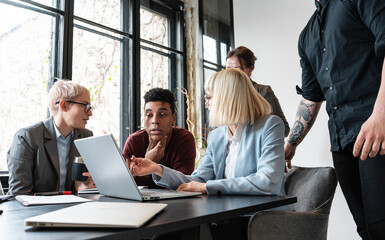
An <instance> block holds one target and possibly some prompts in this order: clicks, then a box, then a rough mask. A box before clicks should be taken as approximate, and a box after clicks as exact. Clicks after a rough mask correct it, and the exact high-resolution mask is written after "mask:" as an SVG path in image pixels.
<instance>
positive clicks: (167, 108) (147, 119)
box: [123, 88, 196, 188]
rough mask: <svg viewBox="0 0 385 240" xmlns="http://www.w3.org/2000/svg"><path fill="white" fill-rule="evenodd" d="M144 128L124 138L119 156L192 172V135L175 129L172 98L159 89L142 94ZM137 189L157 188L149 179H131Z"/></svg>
mask: <svg viewBox="0 0 385 240" xmlns="http://www.w3.org/2000/svg"><path fill="white" fill-rule="evenodd" d="M144 100H145V106H144V127H145V129H143V130H139V131H137V132H135V133H133V134H132V135H131V136H129V137H128V139H127V141H126V144H125V146H124V149H123V156H124V157H125V158H126V159H130V158H131V157H132V156H133V155H134V156H135V157H145V158H148V159H151V160H152V161H154V162H156V163H160V164H162V165H165V166H167V167H169V168H172V169H175V170H177V171H180V172H182V173H184V174H191V173H192V172H193V171H194V166H195V156H196V148H195V141H194V137H193V135H192V134H191V133H190V132H189V131H188V130H186V129H184V128H180V127H176V126H174V125H175V122H176V106H175V101H176V98H175V95H174V94H173V93H172V92H171V91H169V90H167V89H162V88H153V89H151V90H150V91H148V92H147V93H146V94H145V95H144ZM135 181H136V183H137V184H138V185H140V186H148V187H150V188H159V187H157V185H156V184H155V183H154V181H153V180H152V178H151V176H143V177H135Z"/></svg>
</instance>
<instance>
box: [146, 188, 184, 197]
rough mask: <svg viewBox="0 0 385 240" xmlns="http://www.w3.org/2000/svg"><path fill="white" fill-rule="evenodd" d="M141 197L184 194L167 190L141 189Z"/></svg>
mask: <svg viewBox="0 0 385 240" xmlns="http://www.w3.org/2000/svg"><path fill="white" fill-rule="evenodd" d="M140 191H141V193H142V195H143V196H169V195H170V194H171V195H179V194H182V195H183V194H184V193H183V192H177V191H172V190H167V189H142V190H140Z"/></svg>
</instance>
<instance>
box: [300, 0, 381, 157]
mask: <svg viewBox="0 0 385 240" xmlns="http://www.w3.org/2000/svg"><path fill="white" fill-rule="evenodd" d="M316 6H317V10H316V11H315V13H314V14H313V16H312V17H311V18H310V20H309V22H308V24H307V25H306V27H305V29H304V30H303V31H302V33H301V35H300V37H299V42H298V50H299V55H300V58H301V61H300V62H301V67H302V93H301V94H302V96H303V97H304V98H305V99H308V100H310V101H314V102H320V101H324V100H326V111H327V113H328V115H329V123H328V125H329V132H330V142H331V150H332V151H338V150H341V149H343V148H345V147H346V145H348V144H349V143H351V142H353V141H355V139H356V137H357V135H358V133H359V131H360V128H361V125H362V124H363V123H364V122H365V121H366V120H367V119H368V117H369V116H370V115H371V113H372V110H373V106H374V102H375V100H376V98H377V93H378V90H379V87H380V83H381V71H382V64H383V60H384V54H385V0H320V3H318V2H316Z"/></svg>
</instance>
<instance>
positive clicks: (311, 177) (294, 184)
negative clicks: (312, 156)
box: [285, 166, 337, 214]
mask: <svg viewBox="0 0 385 240" xmlns="http://www.w3.org/2000/svg"><path fill="white" fill-rule="evenodd" d="M336 186H337V176H336V173H335V170H334V168H332V167H310V168H306V167H297V166H293V167H292V168H291V170H289V172H288V173H287V174H286V176H285V190H286V194H287V195H290V196H297V203H295V204H294V205H293V207H294V211H296V212H305V211H316V212H320V213H326V214H329V212H330V207H331V203H332V200H333V197H334V192H335V190H336Z"/></svg>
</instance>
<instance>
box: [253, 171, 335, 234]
mask: <svg viewBox="0 0 385 240" xmlns="http://www.w3.org/2000/svg"><path fill="white" fill-rule="evenodd" d="M336 186H337V176H336V173H335V170H334V168H332V167H315V168H304V167H297V166H293V168H292V169H291V170H290V171H289V172H288V174H287V175H286V176H285V190H286V194H287V195H290V196H297V203H295V204H293V207H294V211H292V212H289V211H287V212H285V211H266V212H259V213H256V214H255V215H254V216H253V217H252V218H251V219H250V221H249V226H248V239H249V240H264V239H269V240H275V239H277V240H278V239H279V240H280V239H285V240H291V239H293V240H294V239H295V240H298V239H301V240H306V239H309V240H310V239H311V240H318V239H326V238H327V229H328V222H329V213H330V207H331V205H332V201H333V197H334V192H335V189H336Z"/></svg>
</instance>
